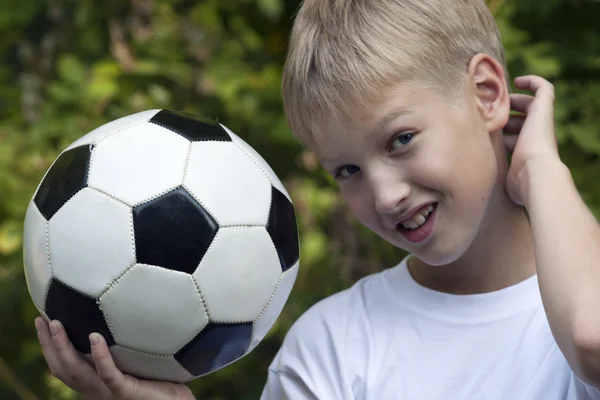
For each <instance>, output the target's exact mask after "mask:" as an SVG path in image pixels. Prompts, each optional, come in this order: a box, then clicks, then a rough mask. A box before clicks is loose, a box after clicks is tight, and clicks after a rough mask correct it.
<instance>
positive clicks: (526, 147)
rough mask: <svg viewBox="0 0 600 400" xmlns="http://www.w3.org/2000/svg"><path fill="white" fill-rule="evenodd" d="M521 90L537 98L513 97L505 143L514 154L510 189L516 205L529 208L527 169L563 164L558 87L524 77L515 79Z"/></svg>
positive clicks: (517, 95) (535, 77)
mask: <svg viewBox="0 0 600 400" xmlns="http://www.w3.org/2000/svg"><path fill="white" fill-rule="evenodd" d="M514 82H515V86H516V87H517V88H518V89H522V90H530V91H531V92H533V94H534V96H530V95H526V94H511V95H510V108H511V110H514V111H517V112H520V113H523V114H520V115H511V116H510V117H509V120H508V123H507V124H506V127H505V128H504V133H505V134H506V135H505V136H504V142H505V145H506V148H507V150H508V151H509V152H510V153H512V159H511V164H510V168H509V171H508V177H507V182H506V190H507V192H508V195H509V197H510V198H511V200H512V201H513V202H515V203H516V204H519V205H525V206H526V204H525V203H526V196H527V187H526V186H527V177H526V176H524V175H525V173H526V168H525V167H526V166H528V167H530V166H531V165H532V164H534V163H535V162H538V161H541V162H542V163H545V162H548V161H550V162H553V163H555V162H560V157H559V154H558V145H557V143H556V136H555V133H554V86H553V85H552V84H551V83H550V82H548V81H547V80H545V79H544V78H541V77H539V76H534V75H528V76H520V77H517V78H515V80H514Z"/></svg>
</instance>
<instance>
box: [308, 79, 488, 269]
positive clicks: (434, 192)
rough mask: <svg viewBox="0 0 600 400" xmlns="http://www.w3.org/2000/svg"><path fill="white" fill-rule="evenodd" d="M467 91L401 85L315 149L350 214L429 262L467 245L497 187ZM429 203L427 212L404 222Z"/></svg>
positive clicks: (443, 260) (437, 262) (443, 259)
mask: <svg viewBox="0 0 600 400" xmlns="http://www.w3.org/2000/svg"><path fill="white" fill-rule="evenodd" d="M472 97H473V96H469V95H468V94H467V95H466V96H465V99H464V100H461V101H460V102H458V101H457V104H454V105H450V104H448V103H446V102H444V101H443V100H442V99H441V98H440V97H438V96H437V95H436V94H435V92H433V91H432V90H427V89H421V88H420V87H418V86H417V85H415V84H411V85H408V84H405V85H401V86H399V87H397V88H396V89H395V90H394V91H393V95H392V96H389V97H388V98H386V99H384V100H383V101H382V102H381V103H380V104H377V105H376V106H375V107H372V108H371V110H373V111H372V112H370V113H369V114H367V115H362V116H360V117H357V118H354V121H348V123H346V124H345V125H346V126H345V127H344V129H343V130H340V129H331V130H329V131H327V135H323V137H322V138H320V139H319V141H318V142H317V144H316V148H315V149H314V150H315V153H316V154H317V157H318V158H319V160H320V162H321V164H322V165H323V166H324V168H325V169H326V170H327V171H328V172H329V173H330V174H331V175H333V176H334V177H336V180H337V182H338V184H339V187H340V190H341V194H342V196H343V198H344V199H345V201H346V202H347V204H348V206H349V207H350V209H351V211H352V213H353V214H354V215H355V217H356V218H357V219H358V220H359V221H360V222H361V223H363V224H364V225H365V226H367V227H368V228H370V229H371V230H373V231H374V232H376V233H377V234H378V235H380V236H381V237H383V238H384V239H386V240H387V241H389V242H390V243H392V244H394V245H396V246H398V247H400V248H403V249H405V250H407V251H408V252H410V253H412V254H413V255H415V256H416V257H418V258H419V259H421V260H422V261H424V262H426V263H428V264H430V265H441V264H446V263H450V262H453V261H455V260H456V259H457V258H458V257H460V256H461V255H462V254H463V253H464V252H465V251H466V250H467V248H468V247H469V246H470V244H471V243H472V242H473V240H474V238H475V236H476V235H477V233H478V231H479V230H480V228H481V225H482V223H484V217H485V215H486V210H487V205H488V202H489V201H490V199H491V197H493V195H494V193H495V192H494V188H495V187H496V182H497V181H498V167H497V164H496V158H497V157H498V156H499V153H498V146H496V145H494V141H493V140H492V139H491V135H490V133H489V132H487V131H486V129H485V125H484V122H483V121H482V119H481V117H480V116H479V113H478V112H477V107H476V106H475V101H474V99H473V98H472ZM431 204H433V205H434V209H433V211H432V212H431V214H430V215H429V216H427V215H426V213H420V214H421V215H422V217H423V218H421V217H419V216H417V217H416V218H415V219H413V221H412V222H408V223H406V222H405V223H404V224H403V223H402V221H403V220H405V217H407V216H410V215H411V214H412V212H411V210H415V207H417V208H418V207H419V206H421V205H424V206H425V210H427V209H429V210H431V207H429V205H431ZM424 218H425V222H424V225H422V226H421V227H419V228H417V229H412V230H409V229H407V227H409V228H411V227H412V228H415V227H416V226H417V225H419V224H423V221H424Z"/></svg>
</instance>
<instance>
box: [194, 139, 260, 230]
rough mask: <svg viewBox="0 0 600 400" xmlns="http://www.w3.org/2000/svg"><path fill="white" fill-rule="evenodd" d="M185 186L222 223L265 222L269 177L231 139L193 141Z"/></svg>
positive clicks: (223, 224)
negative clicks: (227, 140)
mask: <svg viewBox="0 0 600 400" xmlns="http://www.w3.org/2000/svg"><path fill="white" fill-rule="evenodd" d="M184 187H185V188H186V189H187V190H188V191H189V192H190V193H191V194H192V195H193V196H194V197H195V198H196V199H197V200H198V201H199V202H200V204H202V205H203V206H204V207H205V208H206V210H207V211H208V212H209V213H210V214H211V215H212V216H213V217H214V218H215V219H216V221H217V223H218V224H219V226H221V227H223V226H232V225H261V226H264V225H266V223H267V219H268V217H269V208H270V203H271V183H270V181H269V178H267V176H266V175H265V173H264V172H263V171H261V169H260V168H259V167H258V166H257V165H256V163H254V161H253V160H252V159H251V158H250V157H248V156H247V155H246V154H245V153H244V152H243V151H242V150H240V148H239V147H237V146H236V145H235V144H234V143H231V142H216V141H215V142H195V143H193V144H192V149H191V152H190V159H189V161H188V167H187V170H186V175H185V179H184Z"/></svg>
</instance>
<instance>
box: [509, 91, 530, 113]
mask: <svg viewBox="0 0 600 400" xmlns="http://www.w3.org/2000/svg"><path fill="white" fill-rule="evenodd" d="M533 100H535V97H533V96H531V95H528V94H521V93H513V94H511V95H510V109H511V110H514V111H518V112H521V113H525V114H526V113H527V112H528V111H529V107H530V106H531V103H533Z"/></svg>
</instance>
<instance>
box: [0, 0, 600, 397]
mask: <svg viewBox="0 0 600 400" xmlns="http://www.w3.org/2000/svg"><path fill="white" fill-rule="evenodd" d="M488 4H489V7H490V8H491V9H492V11H493V13H494V15H495V16H496V19H497V21H498V24H499V26H500V28H501V31H502V34H503V39H504V43H505V45H506V50H507V57H508V63H509V70H510V72H511V75H512V76H517V75H521V74H529V73H533V74H540V75H543V76H544V77H546V78H548V79H550V80H551V81H552V82H553V83H554V84H555V86H556V93H557V100H556V103H557V104H556V123H557V134H558V139H559V143H560V151H561V154H562V157H563V160H564V161H565V162H566V163H567V164H568V165H569V166H570V168H571V170H572V172H573V175H574V177H575V180H576V183H577V185H578V188H579V190H580V192H581V194H582V195H583V197H584V199H585V201H586V202H587V204H588V205H589V206H590V207H591V208H592V210H593V211H594V213H595V215H596V216H597V217H598V216H600V186H599V185H597V182H598V173H599V172H600V117H599V115H600V22H599V21H600V3H598V2H597V1H592V0H588V1H584V0H580V1H575V0H543V1H542V0H489V1H488ZM298 5H299V2H298V1H296V0H294V1H292V0H198V1H192V0H129V1H126V0H104V1H96V0H2V2H1V3H0V399H36V398H37V399H61V400H62V399H75V398H77V396H76V395H75V394H74V393H72V392H71V391H70V390H69V389H67V388H66V387H65V386H63V385H62V384H61V383H60V382H59V381H57V380H56V379H54V378H52V377H51V376H50V375H49V374H48V371H47V369H46V366H45V363H44V360H43V358H42V356H41V353H40V348H39V345H38V344H37V341H36V335H35V329H34V327H33V319H34V317H35V316H36V311H35V308H34V307H33V305H32V302H31V300H30V298H29V295H28V293H27V289H26V285H25V280H24V277H23V273H22V262H21V258H22V255H21V245H22V235H21V231H22V224H23V218H24V213H25V209H26V207H27V204H28V202H29V200H30V198H31V196H32V194H33V192H34V190H35V187H36V186H37V184H38V182H39V180H40V179H41V178H42V176H43V174H44V172H45V171H46V169H47V168H48V167H49V165H50V163H51V162H52V161H53V160H54V158H55V157H56V156H57V155H58V153H59V152H60V151H61V150H62V149H63V148H64V147H66V146H67V145H68V144H69V143H70V142H72V141H73V140H75V139H76V138H78V137H79V136H81V135H83V134H85V133H86V132H88V131H90V130H92V129H93V128H95V127H97V126H99V125H101V124H103V123H105V122H108V121H110V120H112V119H115V118H118V117H121V116H124V115H127V114H131V113H134V112H137V111H141V110H145V109H150V108H171V109H179V110H186V111H190V112H194V113H198V114H204V115H207V116H209V117H212V118H216V119H218V120H219V121H220V122H223V123H224V124H225V125H227V126H228V127H230V128H231V129H232V130H233V131H235V132H237V133H238V134H239V135H240V136H242V137H243V138H244V139H245V140H247V141H248V142H249V143H250V144H251V145H252V146H254V147H255V148H256V149H257V150H258V151H259V152H260V153H261V154H263V156H264V157H265V158H266V159H267V161H269V162H270V163H271V165H272V166H273V168H274V169H275V171H276V172H277V173H278V174H279V176H280V177H281V178H282V180H284V182H285V184H286V186H287V187H288V189H289V191H290V193H291V195H292V197H293V199H294V202H295V205H296V208H297V210H298V216H299V223H300V231H301V243H302V254H301V260H302V264H301V272H300V275H299V277H298V281H297V284H296V286H295V288H294V291H293V293H292V295H291V298H290V300H289V302H288V303H287V305H286V308H285V310H284V312H283V314H282V316H281V317H280V318H279V320H278V321H277V323H276V325H275V326H274V328H273V329H272V330H271V332H270V333H269V335H268V337H267V338H266V339H265V340H264V341H263V343H262V344H261V345H260V346H259V347H258V348H257V349H255V350H254V351H253V352H252V353H251V354H250V355H249V356H247V357H245V358H244V359H242V360H241V361H239V362H237V363H235V364H233V365H232V366H230V367H228V368H225V369H223V370H221V371H219V372H217V373H215V374H213V375H211V376H209V377H206V378H203V379H199V380H196V381H194V382H192V383H191V386H192V388H193V390H194V393H195V394H196V395H197V396H198V398H201V399H214V400H217V399H256V398H258V397H259V393H260V391H261V389H262V385H263V384H264V381H265V378H266V368H267V366H268V364H269V362H270V361H271V359H272V358H273V356H274V354H275V352H276V351H277V349H278V347H279V345H280V343H281V340H282V338H283V336H284V335H285V332H286V331H287V329H288V328H289V327H290V325H291V324H292V323H293V321H294V320H295V319H296V318H297V317H298V316H299V315H300V314H301V313H302V312H303V311H305V310H306V309H307V308H308V307H310V306H311V305H312V304H314V303H315V302H316V301H318V300H319V299H321V298H323V297H325V296H328V295H330V294H332V293H334V292H336V291H338V290H340V289H343V288H346V287H348V286H349V285H351V284H352V283H353V282H354V281H355V280H356V279H358V278H360V277H362V276H364V275H366V274H369V273H372V272H375V271H378V270H381V269H382V268H385V267H388V266H391V265H393V264H394V263H395V262H397V260H398V259H399V258H400V257H401V256H402V255H403V253H402V252H401V251H399V250H397V249H393V248H391V247H390V246H388V245H386V244H385V243H383V242H382V241H381V240H379V239H377V238H376V237H375V236H374V235H373V234H371V233H369V232H368V231H366V230H365V229H363V228H361V227H360V226H358V225H357V224H356V223H355V222H354V221H352V219H351V218H350V217H349V215H348V213H347V211H346V210H345V208H344V207H343V205H342V204H341V202H340V199H339V197H338V194H337V192H336V190H335V188H334V186H333V185H332V183H331V181H330V180H329V179H328V178H327V177H326V176H325V175H324V174H323V172H321V171H320V170H319V169H318V167H317V165H316V163H315V160H314V158H313V157H312V156H311V154H309V153H306V152H304V151H303V150H302V149H301V148H300V147H299V145H298V144H297V143H296V142H295V141H294V139H292V137H291V135H290V132H289V130H288V128H287V126H286V123H285V120H284V117H283V112H282V105H281V99H280V78H281V68H282V64H283V60H284V56H285V50H286V43H287V36H288V34H289V30H290V28H291V24H292V19H293V15H294V13H295V11H296V10H297V7H298ZM559 211H560V210H557V212H559Z"/></svg>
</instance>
